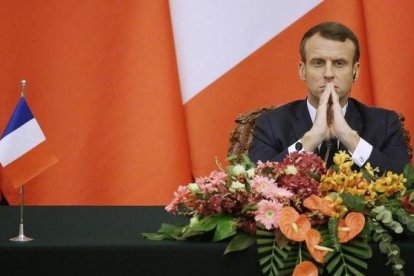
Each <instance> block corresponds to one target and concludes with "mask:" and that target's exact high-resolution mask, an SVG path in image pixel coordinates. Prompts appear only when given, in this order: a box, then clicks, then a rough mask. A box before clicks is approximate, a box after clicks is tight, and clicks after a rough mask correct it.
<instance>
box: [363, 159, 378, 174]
mask: <svg viewBox="0 0 414 276" xmlns="http://www.w3.org/2000/svg"><path fill="white" fill-rule="evenodd" d="M365 170H366V171H367V172H368V173H369V174H370V175H371V176H375V173H378V172H379V168H378V167H376V168H375V169H373V168H372V167H371V163H369V162H368V163H367V164H366V165H365Z"/></svg>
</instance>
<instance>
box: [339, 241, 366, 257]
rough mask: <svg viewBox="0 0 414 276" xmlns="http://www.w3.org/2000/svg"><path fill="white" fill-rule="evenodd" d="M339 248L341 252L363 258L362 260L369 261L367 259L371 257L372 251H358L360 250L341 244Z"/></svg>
mask: <svg viewBox="0 0 414 276" xmlns="http://www.w3.org/2000/svg"><path fill="white" fill-rule="evenodd" d="M341 248H342V249H343V250H346V251H348V252H351V253H352V254H354V255H357V256H358V257H360V258H363V259H369V258H371V257H372V251H368V250H365V249H360V248H357V247H353V246H349V245H345V244H343V245H342V246H341Z"/></svg>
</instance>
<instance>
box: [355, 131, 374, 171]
mask: <svg viewBox="0 0 414 276" xmlns="http://www.w3.org/2000/svg"><path fill="white" fill-rule="evenodd" d="M371 152H372V145H371V144H369V143H368V142H367V141H365V140H364V139H362V138H360V139H359V142H358V145H357V146H356V148H355V151H354V153H353V154H352V153H351V152H349V153H350V154H351V157H352V161H354V163H355V164H357V165H358V166H359V167H362V166H363V165H364V164H365V162H367V160H368V159H369V157H370V155H371Z"/></svg>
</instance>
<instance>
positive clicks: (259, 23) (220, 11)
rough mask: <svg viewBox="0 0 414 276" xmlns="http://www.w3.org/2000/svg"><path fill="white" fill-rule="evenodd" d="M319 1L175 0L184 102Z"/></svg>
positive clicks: (174, 7)
mask: <svg viewBox="0 0 414 276" xmlns="http://www.w3.org/2000/svg"><path fill="white" fill-rule="evenodd" d="M320 2H322V0H292V1H277V0H254V1H253V0H225V1H223V0H191V1H188V0H170V8H171V17H172V23H173V32H174V42H175V47H176V51H177V62H178V70H179V76H180V85H181V91H182V97H183V101H184V103H186V102H187V101H189V100H190V99H191V98H192V97H193V96H195V95H196V94H197V93H198V92H200V91H201V90H202V89H204V88H205V87H207V86H208V85H209V84H211V83H212V82H213V81H215V80H216V79H217V78H219V77H220V76H222V75H223V74H224V73H226V72H227V71H228V70H230V69H231V68H233V67H234V66H235V65H237V64H238V63H240V62H241V61H242V60H243V59H245V58H246V57H248V56H249V55H250V54H252V53H253V52H254V51H256V50H257V49H258V48H260V47H261V46H263V45H264V44H265V43H266V42H268V41H269V40H270V39H272V38H273V37H275V36H276V35H277V34H279V33H280V32H281V31H283V30H284V29H285V28H286V27H288V26H289V25H291V24H292V23H293V22H295V21H296V20H298V19H299V18H300V17H302V16H303V15H304V14H305V13H307V12H308V11H309V10H311V9H313V8H314V7H315V6H316V5H318V4H319V3H320ZM295 47H296V45H295Z"/></svg>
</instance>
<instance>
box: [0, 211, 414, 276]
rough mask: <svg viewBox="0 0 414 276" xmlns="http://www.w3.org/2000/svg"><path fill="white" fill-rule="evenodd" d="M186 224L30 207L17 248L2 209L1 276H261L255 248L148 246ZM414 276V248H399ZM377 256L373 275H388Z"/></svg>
mask: <svg viewBox="0 0 414 276" xmlns="http://www.w3.org/2000/svg"><path fill="white" fill-rule="evenodd" d="M163 222H166V223H183V222H185V219H184V218H182V217H175V216H171V215H169V214H168V213H167V212H166V211H165V210H164V209H163V208H162V207H55V206H54V207H25V234H26V235H27V236H30V237H33V238H34V239H35V240H34V241H32V242H27V243H13V242H10V241H9V238H11V237H14V236H16V235H17V234H18V225H19V208H17V207H9V206H1V207H0V275H261V273H260V268H259V264H258V254H257V253H256V250H255V248H253V247H252V248H249V249H248V250H245V251H243V252H237V253H233V254H229V255H225V256H223V252H224V249H225V247H226V243H223V242H219V243H213V242H195V241H184V242H177V241H150V240H146V239H144V238H143V237H142V235H141V234H140V233H142V232H155V231H156V230H157V229H158V228H159V227H160V225H161V223H163ZM399 245H400V247H401V249H402V252H403V253H402V256H403V258H404V259H405V260H406V261H407V265H406V272H407V273H406V275H414V264H412V262H410V261H411V260H412V259H413V257H414V242H413V241H411V240H410V241H409V240H403V241H400V242H399ZM385 262H386V258H385V256H384V255H383V254H379V252H378V250H377V249H375V248H374V256H373V258H372V259H371V260H370V264H369V266H370V267H369V272H368V275H391V272H390V270H389V269H384V263H385Z"/></svg>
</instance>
